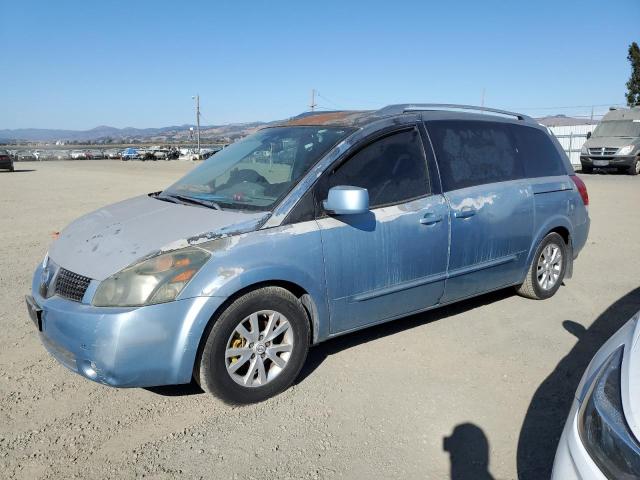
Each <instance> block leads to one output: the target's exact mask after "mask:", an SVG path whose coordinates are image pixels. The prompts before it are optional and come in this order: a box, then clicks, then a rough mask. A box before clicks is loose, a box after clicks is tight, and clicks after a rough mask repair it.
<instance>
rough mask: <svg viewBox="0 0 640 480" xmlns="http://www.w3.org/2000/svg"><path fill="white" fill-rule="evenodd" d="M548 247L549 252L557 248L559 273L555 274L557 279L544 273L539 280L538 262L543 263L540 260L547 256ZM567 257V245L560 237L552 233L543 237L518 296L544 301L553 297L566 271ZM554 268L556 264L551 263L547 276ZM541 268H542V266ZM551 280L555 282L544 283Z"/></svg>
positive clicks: (542, 260) (518, 289)
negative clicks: (553, 279)
mask: <svg viewBox="0 0 640 480" xmlns="http://www.w3.org/2000/svg"><path fill="white" fill-rule="evenodd" d="M549 247H550V248H551V251H553V249H554V248H557V249H558V252H559V253H560V255H561V257H560V259H559V260H560V261H559V263H557V265H558V266H559V267H560V271H559V272H557V278H555V275H554V276H553V277H550V276H549V277H548V276H545V273H544V272H543V273H542V274H541V276H542V278H539V272H538V266H539V263H540V262H543V263H544V259H543V258H542V257H543V256H545V257H548V256H549V249H548V248H549ZM567 255H568V249H567V245H566V244H565V242H564V239H563V238H562V237H561V236H560V235H558V234H557V233H555V232H552V233H550V234H548V235H547V236H546V237H544V238H543V239H542V241H541V242H540V245H538V248H537V249H536V253H535V255H534V256H533V261H532V262H531V265H530V266H529V269H528V271H527V277H526V278H525V281H524V283H523V284H522V285H520V286H519V287H518V288H517V292H518V294H519V295H521V296H523V297H526V298H531V299H533V300H545V299H547V298H551V297H553V296H554V295H555V293H556V292H557V291H558V289H559V288H560V285H561V284H562V281H563V280H564V275H565V273H566V271H567V260H568V259H567ZM553 258H555V257H553V255H552V259H553ZM555 266H556V263H555V262H553V261H552V263H551V265H550V269H551V270H549V271H548V273H549V274H550V273H553V272H552V270H553V271H555ZM542 268H544V266H543V267H542ZM551 278H555V281H554V282H553V283H552V284H551V281H550V280H549V282H548V283H547V282H545V279H551Z"/></svg>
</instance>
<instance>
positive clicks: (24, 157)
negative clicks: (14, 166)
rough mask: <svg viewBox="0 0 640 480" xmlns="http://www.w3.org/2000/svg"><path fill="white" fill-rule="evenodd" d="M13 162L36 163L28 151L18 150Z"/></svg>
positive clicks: (31, 153) (33, 156)
mask: <svg viewBox="0 0 640 480" xmlns="http://www.w3.org/2000/svg"><path fill="white" fill-rule="evenodd" d="M14 158H15V161H17V162H34V161H36V157H35V155H33V152H31V151H29V150H20V151H18V152H16V154H15V157H14Z"/></svg>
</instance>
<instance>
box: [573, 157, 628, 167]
mask: <svg viewBox="0 0 640 480" xmlns="http://www.w3.org/2000/svg"><path fill="white" fill-rule="evenodd" d="M636 158H637V157H636V156H635V155H614V156H611V157H597V156H587V155H580V163H581V164H582V165H583V166H587V167H594V168H623V167H631V166H633V165H635V161H636ZM603 162H606V164H604V163H603Z"/></svg>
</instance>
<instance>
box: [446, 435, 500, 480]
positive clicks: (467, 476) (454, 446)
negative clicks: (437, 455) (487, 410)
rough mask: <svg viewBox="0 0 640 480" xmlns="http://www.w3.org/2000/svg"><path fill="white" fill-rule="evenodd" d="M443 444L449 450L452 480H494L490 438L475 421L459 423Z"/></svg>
mask: <svg viewBox="0 0 640 480" xmlns="http://www.w3.org/2000/svg"><path fill="white" fill-rule="evenodd" d="M442 444H443V446H442V448H443V450H444V451H445V452H449V460H450V462H451V480H493V476H492V475H491V473H489V440H487V437H486V435H485V434H484V432H483V431H482V429H481V428H480V427H478V426H477V425H474V424H473V423H463V424H460V425H457V426H456V428H454V429H453V433H452V434H451V436H449V437H444V441H443V442H442Z"/></svg>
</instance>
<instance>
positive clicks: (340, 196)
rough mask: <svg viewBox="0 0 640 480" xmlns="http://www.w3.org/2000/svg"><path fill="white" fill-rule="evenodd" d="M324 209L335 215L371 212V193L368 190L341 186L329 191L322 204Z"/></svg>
mask: <svg viewBox="0 0 640 480" xmlns="http://www.w3.org/2000/svg"><path fill="white" fill-rule="evenodd" d="M322 206H323V207H324V209H325V210H326V211H327V212H328V213H331V214H334V215H353V214H357V213H366V212H368V211H369V192H368V191H367V189H366V188H360V187H351V186H348V185H340V186H337V187H333V188H331V189H330V190H329V194H328V195H327V199H326V200H325V201H323V202H322Z"/></svg>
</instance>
